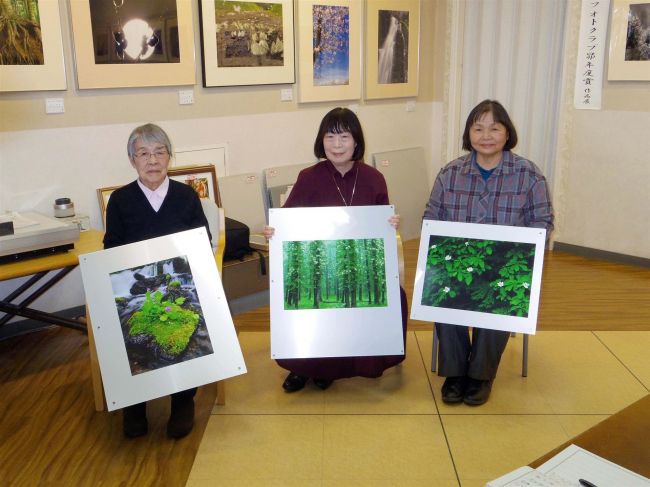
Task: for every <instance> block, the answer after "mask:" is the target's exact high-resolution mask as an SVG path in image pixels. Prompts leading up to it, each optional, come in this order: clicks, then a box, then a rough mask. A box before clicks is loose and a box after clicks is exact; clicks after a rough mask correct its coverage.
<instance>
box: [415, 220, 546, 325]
mask: <svg viewBox="0 0 650 487" xmlns="http://www.w3.org/2000/svg"><path fill="white" fill-rule="evenodd" d="M420 239H421V240H420V249H419V253H418V264H417V269H416V274H415V285H414V289H413V303H412V306H411V318H412V319H417V320H424V321H433V322H440V323H451V324H455V325H462V326H472V327H479V328H490V329H495V330H504V331H514V332H522V333H528V334H534V333H535V329H536V327H537V312H538V309H539V296H540V289H541V279H542V267H543V263H544V246H545V239H546V230H544V229H541V228H524V227H512V226H503V225H486V224H478V223H456V222H442V221H433V220H424V222H423V223H422V234H421V237H420Z"/></svg>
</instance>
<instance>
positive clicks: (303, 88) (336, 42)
mask: <svg viewBox="0 0 650 487" xmlns="http://www.w3.org/2000/svg"><path fill="white" fill-rule="evenodd" d="M361 14H362V3H361V1H360V0H300V2H298V40H299V44H298V45H299V50H298V68H299V69H298V73H299V81H300V82H299V85H298V93H299V101H300V102H315V101H330V100H357V99H359V98H361Z"/></svg>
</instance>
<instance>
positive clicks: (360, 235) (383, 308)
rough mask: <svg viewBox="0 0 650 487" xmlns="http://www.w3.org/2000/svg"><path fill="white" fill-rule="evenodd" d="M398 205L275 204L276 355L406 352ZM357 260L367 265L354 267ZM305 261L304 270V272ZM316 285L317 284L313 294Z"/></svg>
mask: <svg viewBox="0 0 650 487" xmlns="http://www.w3.org/2000/svg"><path fill="white" fill-rule="evenodd" d="M394 211H395V209H394V207H393V206H391V205H385V206H350V207H318V208H271V209H269V225H271V226H272V227H273V228H275V233H274V235H273V239H271V241H270V242H269V257H270V282H269V287H270V304H271V356H272V358H274V359H278V358H314V357H347V356H371V355H399V354H403V353H404V340H403V332H402V314H401V300H400V287H399V269H398V260H397V237H396V232H395V229H394V228H393V227H392V226H390V224H389V223H388V219H389V218H390V216H392V215H393V214H394ZM328 244H329V245H330V248H329V250H328V249H327V245H328ZM331 245H334V247H333V248H332V247H331ZM339 245H340V246H341V247H339ZM328 252H329V253H331V252H334V253H335V255H336V257H331V255H328ZM364 255H365V258H363V259H361V257H362V256H364ZM355 256H356V257H355ZM301 259H302V260H301ZM350 259H361V260H362V261H363V264H359V265H358V268H357V270H354V271H352V270H351V267H350V266H349V264H350V263H351V260H350ZM316 262H319V264H317V263H316ZM307 263H309V265H307ZM298 265H302V266H304V272H303V273H302V274H300V272H298V275H296V267H295V266H298ZM307 269H309V270H307ZM314 272H319V273H320V279H318V278H316V280H314ZM345 276H350V277H345ZM316 282H318V284H316ZM357 285H358V286H359V288H357ZM310 286H312V288H313V289H317V291H313V292H312V293H311V295H309V293H308V288H309V287H310Z"/></svg>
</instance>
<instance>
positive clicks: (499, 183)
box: [424, 151, 553, 241]
mask: <svg viewBox="0 0 650 487" xmlns="http://www.w3.org/2000/svg"><path fill="white" fill-rule="evenodd" d="M475 157H476V156H475V153H474V152H472V153H470V154H467V155H465V156H463V157H460V158H458V159H456V160H454V161H452V162H450V163H449V164H447V165H446V166H445V167H444V168H442V169H441V171H440V173H439V174H438V177H437V178H436V181H435V183H434V184H433V190H432V191H431V197H430V198H429V202H428V203H427V206H426V209H425V212H424V218H426V219H429V220H442V221H453V222H466V223H487V224H492V225H513V226H520V227H537V228H545V229H546V239H547V241H548V238H549V236H550V234H551V231H552V230H553V207H552V206H551V199H550V196H549V191H548V185H547V183H546V178H545V177H544V175H543V174H542V173H541V171H540V170H539V168H538V167H537V166H536V165H535V164H534V163H533V162H531V161H529V160H527V159H524V158H523V157H520V156H518V155H516V154H514V153H513V152H510V151H504V152H503V158H502V160H501V163H500V164H499V165H498V166H497V167H496V169H495V170H494V172H492V174H491V175H490V177H489V178H488V179H487V181H486V180H484V179H483V177H482V176H481V173H480V172H479V170H478V168H477V167H476V163H475Z"/></svg>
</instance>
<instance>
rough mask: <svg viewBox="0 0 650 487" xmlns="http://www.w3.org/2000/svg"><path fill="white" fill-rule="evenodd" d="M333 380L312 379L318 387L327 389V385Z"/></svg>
mask: <svg viewBox="0 0 650 487" xmlns="http://www.w3.org/2000/svg"><path fill="white" fill-rule="evenodd" d="M333 382H334V381H333V380H331V379H330V380H327V379H314V384H316V386H317V387H319V388H320V389H323V390H325V389H327V388H328V387H329V386H331V385H332V383H333Z"/></svg>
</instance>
